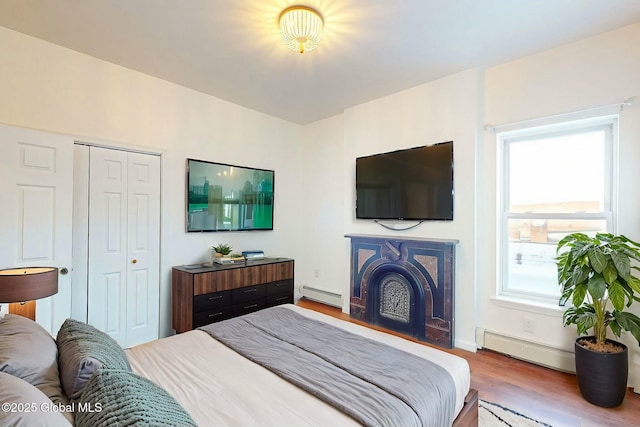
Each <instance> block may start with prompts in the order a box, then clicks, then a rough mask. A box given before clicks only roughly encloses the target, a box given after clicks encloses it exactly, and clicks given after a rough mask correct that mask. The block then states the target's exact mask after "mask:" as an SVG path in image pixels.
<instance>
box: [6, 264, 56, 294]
mask: <svg viewBox="0 0 640 427" xmlns="http://www.w3.org/2000/svg"><path fill="white" fill-rule="evenodd" d="M57 292H58V269H57V268H55V267H24V268H11V269H7V270H0V302H22V301H32V300H37V299H40V298H45V297H48V296H51V295H53V294H56V293H57Z"/></svg>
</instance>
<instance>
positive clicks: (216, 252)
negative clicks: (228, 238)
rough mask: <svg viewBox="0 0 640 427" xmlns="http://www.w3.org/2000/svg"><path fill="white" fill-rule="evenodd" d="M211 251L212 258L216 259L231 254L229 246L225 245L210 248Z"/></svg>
mask: <svg viewBox="0 0 640 427" xmlns="http://www.w3.org/2000/svg"><path fill="white" fill-rule="evenodd" d="M211 249H212V250H213V256H214V257H216V258H222V257H224V256H227V255H229V254H230V253H231V246H229V245H227V244H226V243H220V244H219V245H217V246H212V247H211Z"/></svg>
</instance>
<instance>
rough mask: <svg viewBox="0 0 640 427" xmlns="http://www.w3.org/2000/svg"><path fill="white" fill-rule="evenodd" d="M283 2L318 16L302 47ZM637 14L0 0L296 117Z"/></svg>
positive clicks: (515, 7)
mask: <svg viewBox="0 0 640 427" xmlns="http://www.w3.org/2000/svg"><path fill="white" fill-rule="evenodd" d="M293 4H304V5H307V6H311V7H314V8H316V9H317V10H319V11H320V12H321V13H322V15H323V17H324V21H325V28H324V33H323V39H322V41H321V43H320V45H319V47H318V48H317V49H316V50H315V51H313V52H310V53H307V54H304V55H300V54H297V53H295V52H292V51H290V50H288V49H287V48H286V47H285V45H284V44H283V43H282V41H281V40H280V36H279V32H278V16H279V14H280V12H281V11H282V10H283V9H285V8H286V7H288V6H291V5H293ZM639 21H640V1H637V0H301V1H300V2H296V1H295V0H271V1H269V0H2V1H0V26H4V27H8V28H11V29H14V30H16V31H19V32H22V33H25V34H29V35H32V36H34V37H37V38H40V39H43V40H47V41H50V42H52V43H55V44H58V45H61V46H65V47H68V48H70V49H73V50H76V51H78V52H82V53H85V54H87V55H91V56H94V57H97V58H101V59H104V60H106V61H109V62H112V63H115V64H119V65H122V66H124V67H127V68H131V69H134V70H138V71H141V72H143V73H146V74H150V75H153V76H156V77H159V78H161V79H164V80H168V81H170V82H174V83H177V84H180V85H182V86H186V87H189V88H191V89H195V90H197V91H200V92H204V93H207V94H211V95H213V96H216V97H218V98H221V99H225V100H227V101H230V102H233V103H236V104H239V105H243V106H245V107H248V108H251V109H254V110H258V111H261V112H264V113H266V114H269V115H272V116H276V117H280V118H282V119H285V120H288V121H292V122H295V123H300V124H307V123H311V122H314V121H317V120H320V119H323V118H327V117H330V116H333V115H335V114H338V113H341V112H342V111H344V110H345V109H346V108H349V107H352V106H354V105H358V104H361V103H364V102H367V101H370V100H373V99H376V98H380V97H383V96H386V95H390V94H392V93H395V92H398V91H401V90H404V89H408V88H411V87H414V86H417V85H420V84H423V83H426V82H428V81H432V80H435V79H438V78H440V77H443V76H446V75H449V74H453V73H456V72H458V71H462V70H466V69H470V68H473V67H486V66H492V65H496V64H499V63H502V62H506V61H510V60H513V59H516V58H519V57H523V56H527V55H530V54H532V53H536V52H540V51H543V50H546V49H549V48H552V47H555V46H559V45H562V44H566V43H570V42H573V41H576V40H579V39H582V38H585V37H588V36H592V35H595V34H598V33H602V32H605V31H609V30H612V29H615V28H618V27H622V26H625V25H628V24H631V23H635V22H639ZM594 60H597V58H594Z"/></svg>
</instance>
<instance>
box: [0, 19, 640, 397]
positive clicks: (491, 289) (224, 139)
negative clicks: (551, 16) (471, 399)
mask: <svg viewBox="0 0 640 427" xmlns="http://www.w3.org/2000/svg"><path fill="white" fill-rule="evenodd" d="M639 45H640V24H636V25H633V26H630V27H626V28H623V29H620V30H617V31H613V32H611V33H607V34H603V35H600V36H598V37H593V38H590V39H586V40H583V41H580V42H577V43H573V44H570V45H567V46H563V47H560V48H557V49H553V50H550V51H547V52H543V53H540V54H537V55H533V56H530V57H526V58H523V59H520V60H517V61H513V62H509V63H506V64H502V65H500V66H496V67H492V68H490V69H488V70H486V73H485V72H482V71H480V70H470V71H466V72H462V73H458V74H455V75H452V76H449V77H446V78H443V79H440V80H437V81H434V82H430V83H426V84H424V85H421V86H418V87H415V88H412V89H409V90H406V91H403V92H399V93H396V94H393V95H391V96H388V97H384V98H380V99H377V100H374V101H372V102H368V103H365V104H362V105H358V106H355V107H352V108H349V109H347V110H346V111H345V112H344V114H341V115H338V116H335V117H332V118H329V119H326V120H323V121H320V122H317V123H313V124H310V125H307V126H304V127H300V126H298V125H295V124H292V123H289V122H285V121H282V120H279V119H275V118H273V117H270V116H267V115H264V114H261V113H258V112H255V111H251V110H248V109H246V108H243V107H240V106H237V105H234V104H231V103H229V102H226V101H223V100H220V99H217V98H214V97H211V96H207V95H204V94H201V93H198V92H195V91H192V90H189V89H185V88H183V87H180V86H177V85H174V84H171V83H168V82H165V81H162V80H159V79H155V78H152V77H149V76H146V75H143V74H141V73H137V72H134V71H131V70H127V69H124V68H122V67H118V66H115V65H113V64H109V63H106V62H103V61H100V60H97V59H95V58H92V57H88V56H86V55H82V54H79V53H77V52H73V51H71V50H68V49H64V48H61V47H58V46H55V45H52V44H49V43H46V42H43V41H40V40H37V39H34V38H31V37H28V36H25V35H22V34H20V33H17V32H14V31H11V30H8V29H5V28H2V27H0V56H1V57H2V66H1V67H0V96H1V99H2V102H1V103H0V122H1V123H6V124H11V125H16V126H25V127H30V128H36V129H41V130H47V131H54V132H62V133H69V134H73V135H78V136H81V137H82V139H84V140H88V141H92V140H95V141H98V142H103V141H114V142H115V143H117V144H122V145H126V146H137V147H143V148H147V149H151V150H155V151H159V152H162V153H163V155H162V158H163V163H162V171H163V172H162V181H163V182H162V185H163V188H162V191H163V198H162V216H163V222H162V236H161V238H162V245H163V252H162V261H161V266H162V267H161V269H162V271H161V292H162V293H161V312H162V313H163V315H162V318H161V324H162V329H161V334H167V333H169V328H170V316H171V310H170V305H169V304H170V268H171V266H173V265H178V264H185V263H194V262H198V261H203V260H205V259H207V258H208V256H209V254H208V248H209V247H210V246H211V245H212V244H215V243H220V242H228V243H230V244H231V245H232V246H234V248H235V249H237V250H242V249H247V248H251V249H253V248H260V249H263V250H265V252H266V253H268V254H270V255H278V256H291V257H293V258H295V259H296V282H297V283H298V284H300V283H302V284H307V283H309V284H313V285H314V286H317V287H324V288H326V289H328V290H331V291H334V292H340V293H342V294H343V295H344V296H345V306H344V308H345V309H346V308H348V292H349V241H348V239H346V238H344V234H346V233H362V234H383V235H393V236H399V235H402V236H410V237H433V238H452V239H459V241H460V243H459V244H458V245H457V250H456V257H457V259H456V264H457V269H456V313H455V315H456V330H455V335H456V344H457V345H458V346H460V347H463V348H468V349H473V348H474V347H475V327H476V326H479V327H481V328H485V329H488V330H494V331H496V332H499V333H503V334H508V335H512V336H515V337H521V338H523V339H525V340H530V341H537V342H541V343H543V344H545V345H549V346H555V347H558V348H563V349H570V346H571V345H572V342H573V338H574V332H573V331H572V330H571V329H565V328H563V327H562V324H561V319H560V318H559V317H558V316H557V315H556V316H548V315H545V314H540V313H534V315H535V316H536V317H535V321H536V331H537V332H536V333H535V334H534V335H531V334H525V333H524V332H523V331H521V325H522V316H523V315H524V314H523V312H522V311H521V310H520V309H513V308H508V307H503V306H499V305H496V304H495V302H494V300H492V299H491V296H493V295H495V289H496V274H495V268H494V267H493V266H495V264H496V257H495V249H496V248H495V236H496V227H495V209H494V206H495V202H496V194H495V187H496V181H495V168H496V161H495V148H496V147H495V140H494V136H493V134H490V133H482V132H479V131H478V130H479V129H481V128H482V127H481V125H482V124H484V123H485V122H486V123H490V124H494V125H496V124H503V123H510V122H515V121H519V120H528V119H531V118H536V117H542V116H548V115H553V114H558V113H564V112H569V111H575V110H580V109H584V108H593V107H597V106H601V105H606V104H612V103H618V102H620V101H622V100H624V99H627V98H629V97H630V96H633V95H638V96H640V78H638V76H640V50H638V49H637V46H639ZM485 116H486V117H485ZM620 136H621V145H620V155H619V158H620V165H619V174H620V179H619V191H620V197H619V215H618V230H617V231H618V232H620V233H625V234H628V235H629V236H630V237H636V238H640V192H637V190H636V188H635V187H636V186H637V182H638V174H637V172H636V170H637V166H636V165H637V164H640V144H638V141H639V140H640V100H639V101H638V102H637V103H636V104H635V105H634V106H633V107H631V108H629V109H627V110H625V111H624V112H623V113H622V115H621V126H620ZM445 140H454V141H455V145H454V147H455V148H454V150H455V220H454V221H452V222H432V223H425V224H422V225H421V226H419V227H418V228H415V229H413V230H411V231H408V232H391V231H388V230H386V229H383V228H380V227H379V226H378V225H376V224H374V223H373V222H371V221H360V220H358V221H356V220H355V212H354V206H355V205H354V201H355V196H354V174H355V170H354V168H355V158H356V157H358V156H361V155H367V154H373V153H378V152H384V151H391V150H395V149H399V148H408V147H413V146H418V145H424V144H430V143H435V142H440V141H445ZM187 157H194V158H199V159H206V160H213V161H223V162H228V163H239V164H243V165H249V166H257V167H264V168H271V169H275V170H276V188H275V192H276V194H275V197H276V212H275V221H276V222H275V230H274V231H273V232H250V233H202V234H187V233H185V232H184V209H185V206H184V205H185V188H184V187H185V184H184V179H185V177H184V173H185V159H186V158H187ZM315 270H318V275H317V276H318V277H316V274H315ZM476 294H477V295H476ZM528 315H529V314H528ZM631 348H632V349H633V351H634V352H636V350H635V349H636V348H637V346H635V345H634V346H632V347H631ZM639 359H640V356H638V354H636V353H634V355H633V357H632V361H633V362H635V363H638V360H639ZM638 371H640V370H639V369H638V367H637V366H634V367H633V368H632V376H631V380H632V384H635V385H636V386H637V385H638V384H640V378H639V376H640V374H639V373H638Z"/></svg>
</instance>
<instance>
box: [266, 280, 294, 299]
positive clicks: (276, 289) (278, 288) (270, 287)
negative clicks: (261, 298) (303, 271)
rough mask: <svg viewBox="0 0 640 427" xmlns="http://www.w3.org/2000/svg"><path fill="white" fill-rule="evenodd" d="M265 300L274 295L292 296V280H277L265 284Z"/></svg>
mask: <svg viewBox="0 0 640 427" xmlns="http://www.w3.org/2000/svg"><path fill="white" fill-rule="evenodd" d="M266 287H267V298H269V297H272V296H276V295H286V294H293V280H290V279H287V280H279V281H277V282H271V283H267V284H266Z"/></svg>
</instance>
